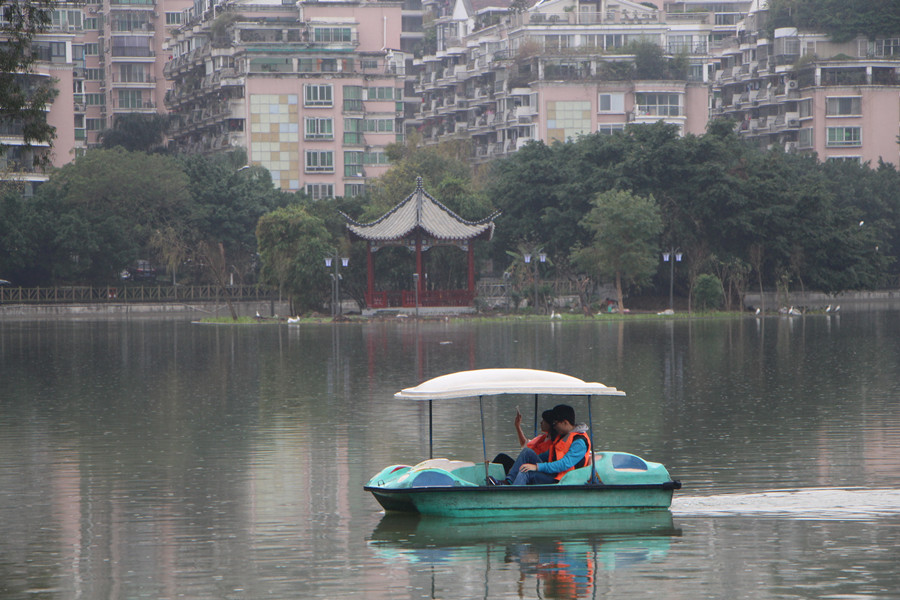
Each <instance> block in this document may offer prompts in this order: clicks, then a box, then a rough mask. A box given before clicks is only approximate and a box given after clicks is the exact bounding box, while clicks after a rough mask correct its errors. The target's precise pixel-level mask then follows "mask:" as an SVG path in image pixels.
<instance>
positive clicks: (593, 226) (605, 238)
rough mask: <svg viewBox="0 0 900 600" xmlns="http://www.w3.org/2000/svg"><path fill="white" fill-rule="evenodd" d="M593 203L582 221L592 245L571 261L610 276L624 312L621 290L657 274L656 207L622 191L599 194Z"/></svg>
mask: <svg viewBox="0 0 900 600" xmlns="http://www.w3.org/2000/svg"><path fill="white" fill-rule="evenodd" d="M592 204H593V208H592V209H591V211H590V212H589V213H588V214H587V215H586V216H585V218H584V219H583V220H582V226H583V227H585V228H586V229H587V230H588V231H589V232H590V233H591V235H592V243H591V245H590V246H587V247H584V248H581V249H579V250H578V252H577V255H576V256H575V257H574V260H575V261H576V262H579V263H581V264H582V265H583V266H585V268H586V269H591V270H595V271H597V272H599V273H600V274H601V275H604V276H607V277H613V278H614V280H615V285H616V296H617V298H616V299H617V300H618V302H619V310H624V309H625V300H624V294H623V287H624V286H625V285H640V284H641V283H643V282H645V281H646V280H647V279H649V278H650V277H651V276H652V275H653V273H654V272H655V271H656V268H657V258H656V257H657V249H658V244H657V241H658V238H659V234H660V232H661V231H662V219H661V218H660V213H659V206H658V205H657V204H656V200H654V199H653V197H652V196H650V197H647V198H643V197H640V196H635V195H634V194H632V193H631V192H628V191H622V190H610V191H607V192H602V193H600V194H598V195H597V196H596V197H595V198H594V200H593V202H592Z"/></svg>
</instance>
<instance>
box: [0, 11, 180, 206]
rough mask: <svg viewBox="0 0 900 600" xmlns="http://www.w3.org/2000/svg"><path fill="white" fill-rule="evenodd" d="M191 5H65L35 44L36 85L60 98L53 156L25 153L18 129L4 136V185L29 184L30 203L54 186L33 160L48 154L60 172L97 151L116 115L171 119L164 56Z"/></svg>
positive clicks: (53, 118) (38, 148) (39, 148)
mask: <svg viewBox="0 0 900 600" xmlns="http://www.w3.org/2000/svg"><path fill="white" fill-rule="evenodd" d="M190 4H191V0H157V1H154V0H87V2H77V3H76V2H72V3H59V4H58V5H57V6H56V8H54V10H53V12H52V23H51V26H50V28H49V30H48V31H46V32H45V33H42V34H40V35H38V36H36V38H35V39H34V41H33V43H32V52H33V53H34V54H35V55H36V57H37V63H36V64H35V67H34V69H33V73H32V74H30V75H29V77H36V78H48V79H50V80H52V81H53V84H54V85H55V87H56V89H57V90H58V91H59V94H58V95H57V97H56V98H55V99H54V101H53V103H52V104H51V105H50V106H49V107H48V112H47V120H48V122H49V123H50V124H51V125H53V126H54V127H55V128H56V139H55V140H54V142H53V145H52V148H51V147H50V146H49V145H46V144H36V145H34V146H33V147H32V148H26V147H25V146H24V145H23V140H22V138H21V135H17V131H16V128H15V126H8V127H6V130H5V131H3V132H2V133H0V142H2V143H3V144H4V146H6V147H7V148H8V151H7V152H6V153H5V154H4V155H3V156H0V166H2V167H3V169H2V173H3V175H2V177H3V179H6V180H16V181H19V182H22V189H23V192H24V193H25V194H26V195H30V194H31V193H33V191H34V188H35V187H36V186H37V185H39V184H40V183H41V182H42V181H45V180H46V179H47V174H46V173H44V172H43V171H41V170H40V169H37V168H36V167H34V166H33V161H32V160H31V158H32V157H33V155H34V153H44V154H49V157H50V162H51V164H52V165H54V166H61V165H63V164H65V163H67V162H69V161H71V160H72V159H73V158H74V157H75V156H76V155H77V154H78V153H79V152H83V151H84V150H85V149H86V148H87V147H89V146H90V145H92V144H96V143H97V136H98V134H99V132H100V131H102V130H103V129H105V128H107V127H110V126H112V123H113V120H114V118H115V116H116V115H118V114H123V113H134V112H145V113H154V112H164V110H165V108H164V105H163V102H162V100H163V97H164V95H165V89H166V81H165V79H164V78H163V77H162V71H163V66H164V64H165V59H166V57H165V56H164V55H163V54H162V53H160V52H159V49H160V48H162V46H163V44H164V42H165V39H166V36H167V32H168V31H169V30H170V29H171V28H173V27H175V26H177V25H178V23H179V19H180V18H181V16H182V11H183V9H184V8H185V7H187V6H189V5H190Z"/></svg>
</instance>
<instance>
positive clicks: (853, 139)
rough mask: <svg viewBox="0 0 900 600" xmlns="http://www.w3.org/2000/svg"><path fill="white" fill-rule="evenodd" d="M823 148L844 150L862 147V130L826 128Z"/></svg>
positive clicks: (855, 128) (854, 128) (857, 128)
mask: <svg viewBox="0 0 900 600" xmlns="http://www.w3.org/2000/svg"><path fill="white" fill-rule="evenodd" d="M826 132H827V134H828V137H827V141H826V142H825V146H827V147H828V148H846V147H850V146H862V129H861V128H859V127H828V128H826Z"/></svg>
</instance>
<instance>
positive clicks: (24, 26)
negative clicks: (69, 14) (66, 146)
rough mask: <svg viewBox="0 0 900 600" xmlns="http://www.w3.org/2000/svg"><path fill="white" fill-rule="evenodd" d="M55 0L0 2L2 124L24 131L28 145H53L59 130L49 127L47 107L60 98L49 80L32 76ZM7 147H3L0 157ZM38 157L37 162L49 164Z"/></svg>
mask: <svg viewBox="0 0 900 600" xmlns="http://www.w3.org/2000/svg"><path fill="white" fill-rule="evenodd" d="M57 4H59V2H54V1H51V0H2V1H0V13H2V17H3V18H2V20H0V39H2V40H3V43H2V44H0V124H5V125H14V126H16V127H21V131H22V136H23V137H24V140H25V143H26V144H31V143H32V142H48V143H49V142H52V140H53V138H54V137H55V136H56V129H55V128H54V127H53V126H51V125H50V124H49V123H47V116H46V107H47V104H48V103H50V102H52V101H53V98H54V97H55V96H56V90H55V89H54V88H53V85H52V82H51V80H50V78H49V77H35V76H32V75H30V72H31V70H32V67H33V65H34V62H35V60H36V56H35V54H34V53H32V52H31V42H32V40H33V38H34V36H35V35H37V34H39V33H41V32H42V31H44V30H46V29H47V27H48V26H49V25H50V16H51V13H52V9H53V7H54V6H55V5H57ZM3 151H4V146H3V145H2V144H0V153H2V152H3ZM47 157H48V155H47V154H39V155H36V159H35V160H36V162H46V161H47V160H49V159H48V158H47Z"/></svg>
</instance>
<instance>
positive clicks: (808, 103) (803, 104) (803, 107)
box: [797, 98, 812, 119]
mask: <svg viewBox="0 0 900 600" xmlns="http://www.w3.org/2000/svg"><path fill="white" fill-rule="evenodd" d="M797 113H798V114H799V115H800V118H801V119H805V118H806V117H811V116H812V98H809V99H807V100H801V101H799V102H797Z"/></svg>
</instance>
